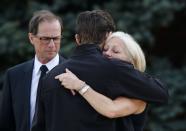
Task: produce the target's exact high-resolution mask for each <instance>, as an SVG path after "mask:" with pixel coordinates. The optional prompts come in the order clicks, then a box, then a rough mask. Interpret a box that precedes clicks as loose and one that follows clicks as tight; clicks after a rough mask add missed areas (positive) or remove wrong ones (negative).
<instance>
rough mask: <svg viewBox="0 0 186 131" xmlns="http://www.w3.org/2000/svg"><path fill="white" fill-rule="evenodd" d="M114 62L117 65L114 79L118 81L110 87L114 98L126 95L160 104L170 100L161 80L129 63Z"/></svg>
mask: <svg viewBox="0 0 186 131" xmlns="http://www.w3.org/2000/svg"><path fill="white" fill-rule="evenodd" d="M112 62H113V65H114V66H115V67H114V69H115V70H113V71H112V72H113V74H114V75H113V77H112V79H114V82H115V83H117V84H116V85H115V87H114V88H113V87H112V88H109V90H110V93H111V95H112V98H116V97H118V96H126V97H129V98H136V99H141V100H144V101H146V102H154V103H158V104H161V103H166V102H167V101H168V96H169V95H168V90H167V88H166V86H165V85H164V84H163V83H162V82H160V80H158V79H156V78H153V77H151V76H149V75H147V74H145V73H142V72H140V71H138V70H135V69H134V67H133V66H132V65H131V64H129V63H125V62H122V61H117V60H113V61H112Z"/></svg>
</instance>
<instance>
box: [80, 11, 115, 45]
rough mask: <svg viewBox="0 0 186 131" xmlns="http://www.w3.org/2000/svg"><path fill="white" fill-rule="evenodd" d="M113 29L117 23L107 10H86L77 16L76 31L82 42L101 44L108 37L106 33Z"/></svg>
mask: <svg viewBox="0 0 186 131" xmlns="http://www.w3.org/2000/svg"><path fill="white" fill-rule="evenodd" d="M111 31H112V32H113V31H115V24H114V20H113V18H112V17H111V15H110V14H109V13H108V12H106V11H103V10H93V11H85V12H82V13H80V14H79V15H78V17H77V21H76V33H77V34H78V35H79V39H80V43H81V44H86V43H97V44H101V43H102V42H104V40H105V39H106V34H107V33H108V32H111Z"/></svg>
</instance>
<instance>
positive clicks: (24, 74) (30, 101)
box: [0, 10, 65, 131]
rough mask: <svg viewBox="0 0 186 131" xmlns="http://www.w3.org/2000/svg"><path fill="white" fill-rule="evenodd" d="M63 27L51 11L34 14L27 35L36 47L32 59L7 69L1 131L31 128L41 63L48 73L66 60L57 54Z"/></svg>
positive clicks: (0, 111) (0, 110) (1, 108)
mask: <svg viewBox="0 0 186 131" xmlns="http://www.w3.org/2000/svg"><path fill="white" fill-rule="evenodd" d="M62 29H63V25H62V21H61V19H60V18H59V17H58V16H56V15H54V14H53V13H52V12H50V11H47V10H41V11H37V12H35V13H34V15H33V17H32V19H31V20H30V23H29V34H28V35H29V39H30V42H31V44H32V45H33V46H34V49H35V58H33V59H32V60H29V61H27V62H24V63H22V64H19V65H16V66H14V67H12V68H10V69H9V70H8V71H7V74H6V78H5V82H4V87H3V98H2V105H1V107H0V130H1V131H30V129H31V126H32V120H33V118H34V113H35V108H36V107H35V106H36V100H37V99H36V98H37V97H36V96H37V91H38V83H39V78H40V74H41V71H40V67H41V66H42V65H43V67H44V68H45V69H46V71H47V72H48V71H50V70H51V69H52V68H54V67H55V66H56V65H58V64H59V63H63V62H64V60H65V59H64V58H63V57H62V56H60V55H59V54H58V52H59V50H60V44H61V33H62ZM45 73H46V72H45Z"/></svg>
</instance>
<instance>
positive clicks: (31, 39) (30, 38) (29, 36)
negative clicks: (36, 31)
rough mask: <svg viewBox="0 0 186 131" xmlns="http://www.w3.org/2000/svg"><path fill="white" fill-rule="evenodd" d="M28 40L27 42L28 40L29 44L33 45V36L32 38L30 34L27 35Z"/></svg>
mask: <svg viewBox="0 0 186 131" xmlns="http://www.w3.org/2000/svg"><path fill="white" fill-rule="evenodd" d="M28 38H29V40H30V43H31V44H32V45H33V44H34V42H33V41H34V36H33V34H32V33H28Z"/></svg>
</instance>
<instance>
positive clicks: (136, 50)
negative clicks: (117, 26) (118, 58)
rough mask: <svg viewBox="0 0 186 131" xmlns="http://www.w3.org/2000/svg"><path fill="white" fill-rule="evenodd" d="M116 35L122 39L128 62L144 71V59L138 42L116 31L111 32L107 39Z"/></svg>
mask: <svg viewBox="0 0 186 131" xmlns="http://www.w3.org/2000/svg"><path fill="white" fill-rule="evenodd" d="M113 37H116V38H119V39H121V40H122V41H123V44H124V46H125V48H126V49H124V51H125V52H126V54H127V55H128V57H129V60H130V61H129V62H131V63H132V64H133V65H134V68H135V69H137V70H139V71H141V72H144V71H145V68H146V60H145V55H144V53H143V51H142V49H141V47H140V46H139V44H138V43H137V42H136V41H135V40H134V39H133V37H132V36H131V35H129V34H127V33H124V32H121V31H117V32H114V33H112V34H111V35H110V36H109V37H108V38H107V40H109V39H111V38H113Z"/></svg>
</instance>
